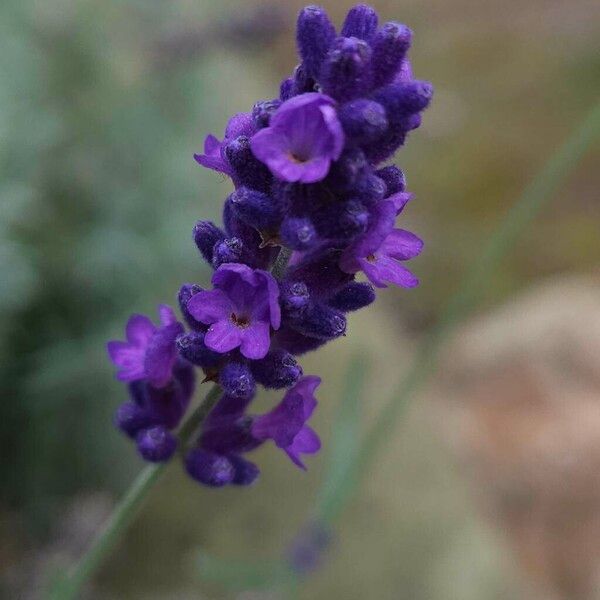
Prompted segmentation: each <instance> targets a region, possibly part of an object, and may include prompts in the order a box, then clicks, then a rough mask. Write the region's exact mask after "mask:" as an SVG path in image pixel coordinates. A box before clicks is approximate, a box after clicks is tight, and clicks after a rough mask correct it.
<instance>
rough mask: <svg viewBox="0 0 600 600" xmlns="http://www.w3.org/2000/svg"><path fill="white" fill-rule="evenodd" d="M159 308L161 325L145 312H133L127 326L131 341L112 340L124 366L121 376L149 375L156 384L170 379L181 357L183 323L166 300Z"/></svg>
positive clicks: (116, 356)
mask: <svg viewBox="0 0 600 600" xmlns="http://www.w3.org/2000/svg"><path fill="white" fill-rule="evenodd" d="M158 312H159V316H160V321H161V327H156V326H155V325H154V324H153V323H152V321H151V320H150V319H149V318H148V317H146V316H144V315H132V316H131V317H130V318H129V321H127V325H126V327H125V335H126V337H127V341H126V342H120V341H111V342H108V344H107V349H108V354H109V356H110V359H111V360H112V362H113V363H114V364H115V365H116V366H117V367H119V369H120V370H119V371H118V373H117V379H119V380H121V381H137V380H140V379H147V380H148V381H149V382H150V384H151V385H153V386H154V387H156V388H161V387H164V386H165V385H167V384H168V383H169V381H170V379H171V376H172V373H173V367H174V365H175V362H176V360H177V347H176V345H175V339H176V338H177V336H178V335H179V334H181V333H183V326H182V325H181V323H179V322H178V321H177V319H176V317H175V314H174V313H173V310H172V309H171V308H170V307H168V306H166V305H165V304H161V305H160V306H159V309H158Z"/></svg>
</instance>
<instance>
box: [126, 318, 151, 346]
mask: <svg viewBox="0 0 600 600" xmlns="http://www.w3.org/2000/svg"><path fill="white" fill-rule="evenodd" d="M155 331H156V327H155V326H154V324H153V323H152V321H151V320H150V319H149V318H148V317H146V316H145V315H131V317H129V320H128V321H127V325H126V326H125V335H126V336H127V341H128V342H129V343H131V344H134V345H136V346H145V345H146V344H147V343H148V341H149V340H150V338H151V337H152V334H153V333H154V332H155Z"/></svg>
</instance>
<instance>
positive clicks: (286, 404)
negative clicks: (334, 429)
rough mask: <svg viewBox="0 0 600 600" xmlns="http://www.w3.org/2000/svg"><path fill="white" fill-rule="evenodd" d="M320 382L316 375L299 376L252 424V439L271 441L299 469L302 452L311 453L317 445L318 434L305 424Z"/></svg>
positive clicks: (310, 412)
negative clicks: (273, 404)
mask: <svg viewBox="0 0 600 600" xmlns="http://www.w3.org/2000/svg"><path fill="white" fill-rule="evenodd" d="M320 383H321V378H320V377H316V376H314V375H308V376H306V377H303V378H302V379H300V380H299V381H298V383H296V385H295V386H294V387H293V388H291V389H289V390H288V392H287V393H286V395H285V396H284V397H283V400H282V401H281V402H280V403H279V404H278V405H277V406H276V407H275V408H274V409H273V410H272V411H271V412H268V413H267V414H265V415H261V416H260V417H256V418H255V419H254V421H253V423H252V435H253V436H254V437H255V438H256V439H258V440H263V441H264V440H268V439H271V440H273V442H275V444H276V445H277V447H279V448H281V449H282V450H283V451H284V452H285V453H286V454H287V455H288V456H289V457H290V458H291V460H292V461H293V462H294V464H296V465H297V466H299V467H300V468H302V469H306V467H305V466H304V463H303V462H302V460H301V456H302V454H314V453H315V452H318V451H319V449H320V448H321V441H320V440H319V436H318V435H317V434H316V433H315V432H314V431H313V430H312V429H311V428H310V427H309V426H308V425H306V422H307V421H308V420H309V419H310V417H311V415H312V413H313V411H314V410H315V408H316V406H317V400H316V398H315V396H314V394H315V390H316V389H317V388H318V387H319V385H320Z"/></svg>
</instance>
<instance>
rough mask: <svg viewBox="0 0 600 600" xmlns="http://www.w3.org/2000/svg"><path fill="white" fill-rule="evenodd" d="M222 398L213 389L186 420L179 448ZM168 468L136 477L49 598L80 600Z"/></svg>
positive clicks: (153, 468)
mask: <svg viewBox="0 0 600 600" xmlns="http://www.w3.org/2000/svg"><path fill="white" fill-rule="evenodd" d="M220 394H221V390H220V388H219V386H218V385H214V386H213V387H212V388H211V389H210V390H209V392H208V394H207V395H206V396H205V398H204V400H203V401H202V402H201V403H200V404H199V405H198V407H197V408H196V410H194V411H193V412H192V414H191V415H190V416H189V417H188V418H187V419H186V421H185V422H184V423H183V425H182V427H181V429H180V431H179V435H178V438H179V445H180V447H184V446H185V444H186V443H187V442H188V440H189V438H190V437H191V436H192V434H193V433H194V432H195V431H196V430H197V428H198V426H199V425H200V423H202V421H203V420H204V419H205V418H206V415H207V414H208V413H209V412H210V410H211V409H212V407H213V406H214V405H215V403H216V401H217V400H218V398H219V396H220ZM167 464H168V463H159V464H153V465H148V466H147V467H146V468H145V469H143V470H142V472H141V473H140V474H139V475H138V476H137V477H136V479H135V480H134V482H133V483H132V484H131V487H130V488H129V489H128V490H127V492H126V493H125V495H124V496H123V498H122V499H121V501H120V502H119V504H117V506H116V507H115V508H114V510H113V512H112V514H111V515H110V517H109V519H108V521H107V522H106V523H105V525H104V527H103V528H102V530H101V531H100V532H99V533H98V534H97V536H96V538H95V539H94V541H93V542H92V545H91V547H90V549H89V550H88V551H87V552H86V554H84V555H83V557H82V558H81V560H80V561H79V562H78V563H77V564H75V565H74V567H73V569H72V570H71V572H70V573H69V574H68V575H67V576H66V577H65V578H63V579H60V580H59V581H58V582H57V584H56V586H54V587H53V589H51V591H50V595H49V597H50V598H51V600H70V599H71V598H75V597H76V596H77V594H78V592H79V590H80V589H81V587H82V586H83V584H84V583H85V582H86V581H87V579H88V578H89V577H90V576H91V575H92V573H94V571H96V569H97V568H98V567H99V566H100V564H101V563H102V561H103V560H104V559H105V557H106V556H107V554H108V553H109V552H110V551H111V550H112V548H113V547H114V545H115V543H116V542H117V540H118V539H119V537H120V535H121V534H122V532H123V531H124V530H125V528H126V527H127V526H128V525H129V524H130V523H131V521H132V519H133V518H134V517H135V515H136V513H137V511H138V509H139V507H140V505H141V504H142V501H143V500H144V498H145V497H146V494H147V493H148V491H149V490H150V489H151V488H152V486H153V485H154V484H155V483H156V482H157V481H158V480H159V479H160V477H161V476H162V475H163V473H164V472H165V470H166V466H167Z"/></svg>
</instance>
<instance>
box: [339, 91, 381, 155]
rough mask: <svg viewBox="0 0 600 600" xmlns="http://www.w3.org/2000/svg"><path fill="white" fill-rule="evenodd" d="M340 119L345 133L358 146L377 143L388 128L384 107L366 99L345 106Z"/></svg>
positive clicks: (340, 112)
mask: <svg viewBox="0 0 600 600" xmlns="http://www.w3.org/2000/svg"><path fill="white" fill-rule="evenodd" d="M338 118H339V120H340V122H341V124H342V127H343V128H344V133H345V134H346V135H347V136H348V138H350V139H351V140H352V141H353V142H355V143H357V144H365V143H369V142H373V141H375V140H376V139H378V138H379V137H381V136H382V135H383V133H384V132H385V130H386V129H387V127H388V120H387V117H386V115H385V109H384V108H383V106H381V104H379V103H377V102H374V101H373V100H367V99H366V98H360V99H359V100H354V101H353V102H348V103H347V104H344V105H343V106H342V107H341V108H340V110H339V112H338Z"/></svg>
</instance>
